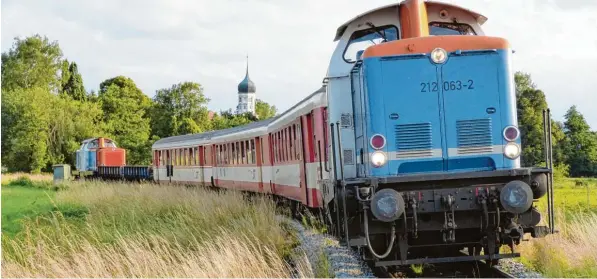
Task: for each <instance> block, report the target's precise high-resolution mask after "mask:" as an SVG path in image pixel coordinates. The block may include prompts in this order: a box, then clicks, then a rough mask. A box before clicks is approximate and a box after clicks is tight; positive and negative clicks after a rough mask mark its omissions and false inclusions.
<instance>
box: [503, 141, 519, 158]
mask: <svg viewBox="0 0 597 279" xmlns="http://www.w3.org/2000/svg"><path fill="white" fill-rule="evenodd" d="M504 156H506V157H508V158H509V159H516V158H518V156H520V146H519V145H518V144H516V143H514V142H509V143H507V144H506V146H504Z"/></svg>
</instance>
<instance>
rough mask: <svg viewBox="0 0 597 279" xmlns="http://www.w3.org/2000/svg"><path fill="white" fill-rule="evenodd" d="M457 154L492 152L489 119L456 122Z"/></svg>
mask: <svg viewBox="0 0 597 279" xmlns="http://www.w3.org/2000/svg"><path fill="white" fill-rule="evenodd" d="M456 130H457V133H458V154H475V153H488V152H489V153H490V152H492V151H493V147H492V137H491V118H485V119H474V120H459V121H456Z"/></svg>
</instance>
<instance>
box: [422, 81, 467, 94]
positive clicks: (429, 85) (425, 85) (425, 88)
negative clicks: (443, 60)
mask: <svg viewBox="0 0 597 279" xmlns="http://www.w3.org/2000/svg"><path fill="white" fill-rule="evenodd" d="M439 89H440V83H438V82H436V81H433V82H421V92H437V91H439ZM441 89H443V90H444V91H460V90H473V89H475V81H474V80H472V79H469V80H451V81H444V82H443V83H441Z"/></svg>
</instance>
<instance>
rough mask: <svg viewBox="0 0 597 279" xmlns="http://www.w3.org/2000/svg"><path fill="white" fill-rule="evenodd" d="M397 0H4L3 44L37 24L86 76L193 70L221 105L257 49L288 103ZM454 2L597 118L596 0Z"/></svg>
mask: <svg viewBox="0 0 597 279" xmlns="http://www.w3.org/2000/svg"><path fill="white" fill-rule="evenodd" d="M395 2H396V1H394V0H375V1H357V0H350V1H317V0H308V1H241V0H238V1H224V0H222V1H174V0H173V1H169V0H163V1H143V0H136V1H116V0H105V1H75V0H70V1H58V2H56V1H42V0H38V1H33V0H8V1H7V0H5V1H3V3H2V50H3V51H5V50H7V49H8V48H10V46H11V45H12V39H13V38H14V37H15V36H28V35H32V34H35V33H39V34H42V35H46V36H48V37H49V38H50V39H52V40H57V41H59V43H60V46H61V48H62V50H63V52H64V55H65V57H67V58H68V59H69V60H72V61H76V62H77V63H78V64H79V69H80V71H81V72H82V74H83V78H84V81H85V85H86V87H88V88H91V89H96V90H97V88H98V87H99V83H100V82H101V81H103V80H105V79H107V78H110V77H113V76H115V75H126V76H129V77H131V78H132V79H133V80H135V82H136V83H137V85H138V86H139V87H140V88H141V89H142V90H143V91H144V92H145V93H146V94H148V95H150V96H153V95H154V94H155V90H157V89H160V88H165V87H169V86H171V85H172V84H173V83H177V82H180V81H186V80H192V81H196V82H199V83H201V84H202V85H203V86H204V88H205V93H206V95H207V96H208V97H209V98H211V99H212V102H211V103H210V107H211V108H212V109H215V110H218V109H227V108H231V107H234V106H235V105H236V100H237V99H236V85H237V84H238V82H240V80H241V79H242V78H243V76H244V70H245V69H244V67H245V55H246V54H247V53H248V54H249V55H250V74H251V79H252V80H253V81H254V82H255V83H256V85H257V94H258V96H259V98H262V99H264V100H266V101H268V102H270V103H273V104H275V105H277V106H278V107H279V108H280V109H282V110H284V109H286V108H288V107H290V106H292V105H293V104H294V103H296V102H297V101H299V100H300V99H301V98H303V97H304V96H306V95H308V94H310V93H312V92H313V91H314V90H316V89H317V88H319V86H320V85H321V80H322V78H323V76H324V74H325V72H326V69H327V63H328V61H329V56H330V55H331V53H332V51H333V47H334V44H333V42H332V39H333V36H334V34H335V30H336V28H337V27H338V25H340V24H342V23H343V22H344V21H346V20H348V19H350V18H352V17H353V16H355V15H357V14H360V13H362V12H363V11H365V10H368V9H372V8H376V7H378V6H381V5H385V4H389V3H395ZM448 2H453V3H455V4H458V5H461V6H464V7H467V8H470V9H472V10H475V11H478V12H480V13H482V14H484V15H486V16H487V17H489V21H488V22H487V23H486V24H485V30H486V33H487V34H488V35H492V36H500V37H505V38H507V39H509V40H510V42H511V44H512V45H513V47H514V49H515V50H516V51H517V52H516V54H515V60H514V62H515V65H514V68H515V69H517V70H523V71H526V72H529V73H530V74H531V75H532V76H533V80H534V81H535V82H536V83H537V85H538V86H539V87H540V88H541V89H543V90H544V91H545V93H546V95H547V99H548V101H549V103H550V106H551V107H552V109H553V111H554V115H555V116H556V118H557V119H561V118H562V116H563V114H564V113H565V111H566V109H567V108H568V107H570V106H571V105H573V104H576V105H578V108H579V110H580V111H581V112H582V113H583V114H584V115H585V117H586V118H587V120H588V121H589V123H590V124H591V126H592V127H593V128H597V110H595V109H594V108H593V105H594V104H597V90H595V88H597V68H596V67H594V65H596V64H597V53H596V52H595V50H596V49H597V32H596V31H595V30H597V21H595V20H594V15H595V14H597V4H595V3H596V2H595V1H592V0H575V1H568V0H567V1H564V0H554V1H541V0H535V1H519V0H507V1H488V0H485V1H479V0H462V1H455V0H452V1H448Z"/></svg>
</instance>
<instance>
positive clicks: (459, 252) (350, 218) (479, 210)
mask: <svg viewBox="0 0 597 279" xmlns="http://www.w3.org/2000/svg"><path fill="white" fill-rule="evenodd" d="M549 175H550V173H549V169H547V168H521V169H513V170H501V171H500V170H498V171H487V172H466V173H452V174H425V175H408V176H400V177H388V178H367V179H351V180H344V181H343V182H342V183H336V185H335V187H336V191H335V193H336V195H335V198H334V200H333V201H332V202H331V203H330V204H329V205H328V209H329V210H327V211H326V212H327V215H328V217H327V218H328V219H329V220H330V223H332V224H334V225H333V226H334V228H333V230H334V231H335V232H336V234H337V235H338V236H339V237H340V238H341V239H343V240H344V241H345V243H346V244H347V245H348V246H351V247H354V248H357V249H358V250H359V251H360V252H361V254H362V256H363V258H364V259H365V260H368V261H372V262H374V263H375V265H376V266H401V265H409V264H421V263H430V264H431V263H442V262H461V261H475V260H486V261H488V262H491V263H493V264H495V263H497V261H498V260H499V259H503V258H513V257H518V256H520V254H519V253H516V252H515V245H516V244H519V243H520V241H522V240H523V237H524V235H525V234H527V233H528V234H530V235H531V236H533V237H542V236H544V235H546V234H548V233H550V232H552V231H550V230H551V229H553V224H551V221H552V218H551V215H553V212H548V214H550V216H549V217H550V218H549V223H550V225H549V226H540V225H539V224H540V221H541V214H540V213H539V211H538V210H537V209H536V208H535V207H534V206H532V205H531V204H532V203H533V201H534V200H536V199H538V198H540V197H541V196H543V195H545V194H546V192H547V190H548V183H549V182H548V181H549V180H548V178H549ZM518 188H520V189H522V190H521V191H518V190H514V191H512V189H518ZM523 190H524V191H523ZM525 191H527V192H525ZM382 193H383V194H382ZM502 193H509V194H510V195H519V196H518V197H517V198H518V199H519V200H521V201H522V203H529V204H528V205H524V204H519V205H520V208H516V206H517V205H516V204H513V205H514V207H512V206H510V205H508V200H507V199H508V198H509V197H508V196H504V195H505V194H504V195H502ZM525 195H526V197H525ZM380 197H381V198H380ZM514 198H516V197H514ZM384 199H385V200H384ZM395 208H397V211H399V212H397V213H395V212H392V211H391V210H393V209H395ZM521 208H523V209H521ZM390 209H391V210H390ZM504 245H507V246H509V247H510V249H509V250H510V252H508V253H502V252H501V251H500V248H501V247H502V246H504ZM465 248H466V249H465ZM463 251H464V252H465V254H463Z"/></svg>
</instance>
